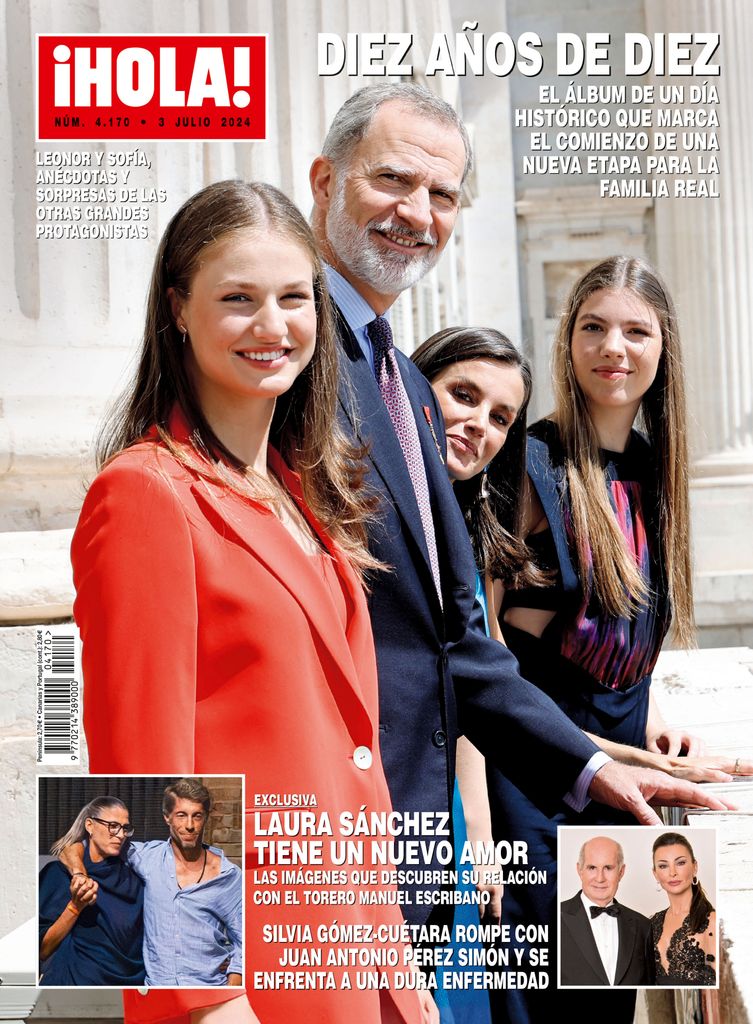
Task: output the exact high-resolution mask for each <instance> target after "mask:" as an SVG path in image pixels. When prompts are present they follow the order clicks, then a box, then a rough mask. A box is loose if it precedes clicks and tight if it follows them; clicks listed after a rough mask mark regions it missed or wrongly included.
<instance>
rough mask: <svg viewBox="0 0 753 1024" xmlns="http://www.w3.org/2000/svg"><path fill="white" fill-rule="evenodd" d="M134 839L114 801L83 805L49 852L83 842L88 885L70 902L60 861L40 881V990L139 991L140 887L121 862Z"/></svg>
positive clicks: (108, 798)
mask: <svg viewBox="0 0 753 1024" xmlns="http://www.w3.org/2000/svg"><path fill="white" fill-rule="evenodd" d="M131 835H133V826H132V825H131V823H130V817H129V814H128V808H127V807H126V805H125V804H124V803H123V802H122V801H121V800H118V798H117V797H112V796H103V797H98V798H97V799H96V800H92V801H91V802H90V803H88V804H87V805H86V806H85V807H84V808H83V809H82V810H81V811H80V812H79V814H78V815H77V817H76V820H75V821H74V822H73V825H71V827H70V829H69V830H68V832H66V834H65V835H64V836H61V838H60V839H58V840H57V842H56V843H54V845H53V847H52V849H51V851H50V852H51V853H52V854H53V855H55V856H58V855H59V853H60V851H61V850H62V849H63V847H65V846H68V845H69V844H70V843H77V842H80V841H82V840H83V842H84V866H85V868H86V872H87V874H88V876H89V878H90V879H93V880H94V882H96V883H97V888H96V889H95V888H94V886H93V885H92V884H90V883H87V884H86V885H85V886H83V887H82V888H81V889H79V891H78V892H77V894H76V895H75V896H72V895H71V892H70V884H71V879H70V876H69V874H68V872H67V871H66V869H65V868H64V867H63V865H62V864H61V863H60V862H59V861H53V862H51V863H49V864H47V865H46V866H45V867H44V868H43V869H42V871H41V873H40V876H39V961H40V975H41V980H40V985H141V984H143V982H144V960H143V956H142V942H143V931H144V929H143V904H144V883H143V882H142V881H141V879H140V878H139V877H138V875H136V874H135V873H134V872H133V871H132V870H131V868H130V867H129V866H128V865H127V864H126V863H125V861H123V860H121V858H120V851H121V849H122V847H123V844H124V843H125V842H126V841H127V839H128V837H129V836H131Z"/></svg>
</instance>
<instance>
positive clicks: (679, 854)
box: [651, 832, 717, 986]
mask: <svg viewBox="0 0 753 1024" xmlns="http://www.w3.org/2000/svg"><path fill="white" fill-rule="evenodd" d="M653 850H654V878H656V881H657V882H658V883H659V885H660V886H661V887H662V889H663V890H664V891H665V893H666V894H667V896H668V898H669V907H667V908H666V910H660V911H658V913H656V914H654V916H653V917H652V918H651V937H652V941H653V947H654V967H655V971H656V984H657V985H670V986H678V985H695V986H701V985H715V984H716V951H717V943H716V914H715V912H714V908H713V907H712V906H711V903H710V902H709V900H708V897H707V896H706V893H705V892H704V891H703V887H702V885H701V883H700V882H699V880H698V863H697V861H696V859H695V856H694V855H693V848H692V847H691V845H690V843H689V842H688V840H687V838H686V837H685V836H684V835H681V834H680V833H679V832H665V833H664V834H663V835H661V836H659V838H658V839H657V840H656V842H655V843H654V847H653Z"/></svg>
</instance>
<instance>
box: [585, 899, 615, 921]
mask: <svg viewBox="0 0 753 1024" xmlns="http://www.w3.org/2000/svg"><path fill="white" fill-rule="evenodd" d="M588 909H589V910H590V911H591V920H593V919H594V918H595V917H598V916H599V914H609V916H610V917H617V915H618V914H619V912H620V905H619V903H610V904H609V906H608V907H589V908H588Z"/></svg>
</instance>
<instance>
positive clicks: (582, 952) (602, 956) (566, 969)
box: [560, 836, 651, 985]
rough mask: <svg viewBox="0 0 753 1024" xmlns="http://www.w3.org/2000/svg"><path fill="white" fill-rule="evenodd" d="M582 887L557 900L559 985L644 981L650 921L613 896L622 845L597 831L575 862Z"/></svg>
mask: <svg viewBox="0 0 753 1024" xmlns="http://www.w3.org/2000/svg"><path fill="white" fill-rule="evenodd" d="M577 870H578V877H579V878H580V884H581V891H580V892H579V893H577V895H575V896H573V897H572V899H569V900H565V901H564V902H563V903H562V904H560V984H561V985H645V984H646V982H647V981H648V977H647V973H646V972H647V964H646V949H647V944H648V940H649V935H650V931H651V922H650V921H649V919H648V918H647V917H644V916H643V914H639V913H638V912H637V911H636V910H631V909H630V908H629V907H626V906H623V905H622V904H621V903H618V902H617V900H616V898H615V897H616V895H617V889H618V888H619V885H620V882H621V881H622V877H623V875H624V874H625V858H624V856H623V853H622V847H621V846H620V844H619V843H617V842H615V841H614V839H608V838H607V837H606V836H597V837H596V838H594V839H589V840H588V842H587V843H584V844H583V846H582V847H581V850H580V856H579V857H578V863H577Z"/></svg>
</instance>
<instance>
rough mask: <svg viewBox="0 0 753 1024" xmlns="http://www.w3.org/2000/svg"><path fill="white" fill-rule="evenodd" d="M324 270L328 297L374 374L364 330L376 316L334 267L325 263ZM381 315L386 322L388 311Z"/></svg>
mask: <svg viewBox="0 0 753 1024" xmlns="http://www.w3.org/2000/svg"><path fill="white" fill-rule="evenodd" d="M324 270H325V273H326V274H327V285H328V286H329V292H330V295H331V296H332V298H333V299H334V300H335V302H336V303H337V305H338V308H339V310H340V312H341V313H342V315H343V316H344V317H345V320H346V322H347V324H348V327H350V329H351V331H352V332H353V334H354V335H355V339H356V341H357V342H358V344H359V346H360V348H361V351H362V352H363V354H364V355H365V356H366V360H367V362H368V364H369V366H370V367H371V372H372V373H374V347H373V345H372V344H371V338H370V337H369V335H368V333H367V331H366V328H367V327H368V325H369V324H370V323H371V321H372V320H375V319H376V317H377V315H378V314H377V313H375V312H374V310H373V309H372V308H371V306H370V305H369V304H368V302H367V301H366V299H364V297H363V296H362V295H360V294H359V293H358V292H357V291H356V289H355V288H354V287H353V285H352V284H351V283H350V281H347V280H346V279H345V278H344V277H343V276H342V274H340V273H338V271H337V270H335V268H334V267H330V266H329V264H328V263H325V264H324ZM382 315H383V316H384V318H385V319H386V320H389V318H390V317H389V310H388V311H387V312H386V313H383V314H382Z"/></svg>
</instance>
